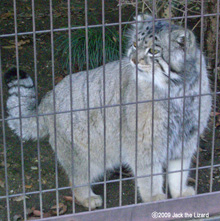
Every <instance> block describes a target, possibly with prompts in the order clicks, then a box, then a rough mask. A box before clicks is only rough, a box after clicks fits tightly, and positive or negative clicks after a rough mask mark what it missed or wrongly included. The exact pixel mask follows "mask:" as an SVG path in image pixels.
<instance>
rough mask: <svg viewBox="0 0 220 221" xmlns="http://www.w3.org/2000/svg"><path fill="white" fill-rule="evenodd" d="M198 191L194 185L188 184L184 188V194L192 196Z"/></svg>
mask: <svg viewBox="0 0 220 221" xmlns="http://www.w3.org/2000/svg"><path fill="white" fill-rule="evenodd" d="M195 194H196V191H195V190H194V188H193V187H192V186H187V188H186V189H184V190H183V193H182V196H183V197H185V196H192V195H195Z"/></svg>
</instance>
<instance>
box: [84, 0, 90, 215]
mask: <svg viewBox="0 0 220 221" xmlns="http://www.w3.org/2000/svg"><path fill="white" fill-rule="evenodd" d="M85 27H86V75H87V79H86V80H87V119H88V186H89V211H91V197H90V196H91V179H90V112H89V110H90V108H89V46H88V41H89V39H88V2H87V0H85Z"/></svg>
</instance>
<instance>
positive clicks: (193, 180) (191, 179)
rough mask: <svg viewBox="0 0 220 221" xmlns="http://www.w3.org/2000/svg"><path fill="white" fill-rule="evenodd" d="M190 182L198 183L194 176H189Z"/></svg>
mask: <svg viewBox="0 0 220 221" xmlns="http://www.w3.org/2000/svg"><path fill="white" fill-rule="evenodd" d="M188 182H191V183H196V180H195V179H194V178H192V177H189V178H188Z"/></svg>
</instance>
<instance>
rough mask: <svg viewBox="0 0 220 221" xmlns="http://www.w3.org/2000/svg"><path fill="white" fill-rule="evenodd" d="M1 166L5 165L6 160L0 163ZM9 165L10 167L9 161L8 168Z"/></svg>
mask: <svg viewBox="0 0 220 221" xmlns="http://www.w3.org/2000/svg"><path fill="white" fill-rule="evenodd" d="M0 166H2V167H5V161H2V162H1V163H0ZM8 167H10V164H9V163H7V168H8Z"/></svg>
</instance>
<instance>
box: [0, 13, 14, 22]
mask: <svg viewBox="0 0 220 221" xmlns="http://www.w3.org/2000/svg"><path fill="white" fill-rule="evenodd" d="M10 17H14V12H7V13H4V14H2V15H1V16H0V18H1V19H3V20H6V19H8V18H10Z"/></svg>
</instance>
